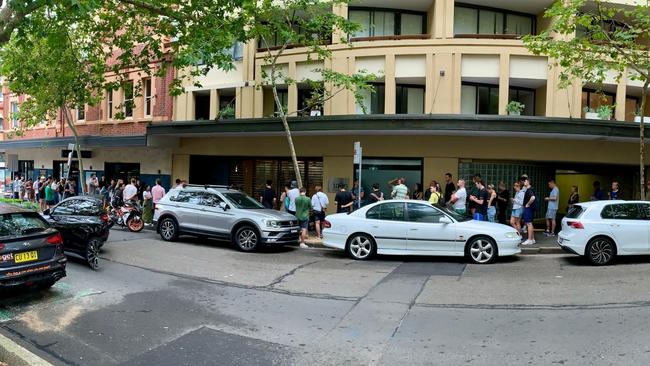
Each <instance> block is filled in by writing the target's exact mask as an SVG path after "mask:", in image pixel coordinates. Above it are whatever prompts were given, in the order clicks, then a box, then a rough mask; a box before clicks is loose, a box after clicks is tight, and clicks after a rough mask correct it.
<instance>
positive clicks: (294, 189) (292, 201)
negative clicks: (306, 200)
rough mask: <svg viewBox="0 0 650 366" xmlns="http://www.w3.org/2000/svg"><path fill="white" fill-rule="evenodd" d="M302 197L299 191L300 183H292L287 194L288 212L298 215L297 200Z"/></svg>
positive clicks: (293, 181)
mask: <svg viewBox="0 0 650 366" xmlns="http://www.w3.org/2000/svg"><path fill="white" fill-rule="evenodd" d="M299 196H300V190H299V189H298V182H296V181H295V180H292V181H291V189H290V190H289V191H288V192H287V197H288V198H289V209H287V212H288V213H290V214H292V215H294V216H295V215H296V198H298V197H299Z"/></svg>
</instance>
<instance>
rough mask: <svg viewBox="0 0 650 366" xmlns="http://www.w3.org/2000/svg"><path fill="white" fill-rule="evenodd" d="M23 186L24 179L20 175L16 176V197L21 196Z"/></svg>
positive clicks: (14, 188) (14, 187)
mask: <svg viewBox="0 0 650 366" xmlns="http://www.w3.org/2000/svg"><path fill="white" fill-rule="evenodd" d="M22 187H23V180H22V179H21V178H20V175H18V176H16V179H15V180H14V185H13V193H14V195H13V197H14V198H15V199H19V198H20V189H21V188H22Z"/></svg>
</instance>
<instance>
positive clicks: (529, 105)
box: [508, 87, 535, 116]
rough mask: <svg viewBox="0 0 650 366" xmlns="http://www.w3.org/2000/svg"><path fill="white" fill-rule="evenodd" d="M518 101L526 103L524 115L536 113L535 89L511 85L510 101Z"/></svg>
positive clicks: (522, 113)
mask: <svg viewBox="0 0 650 366" xmlns="http://www.w3.org/2000/svg"><path fill="white" fill-rule="evenodd" d="M511 101H516V102H519V103H521V104H523V105H524V110H523V111H521V115H522V116H534V115H535V89H528V88H516V87H510V89H509V90H508V102H511Z"/></svg>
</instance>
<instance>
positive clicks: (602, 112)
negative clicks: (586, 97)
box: [596, 105, 612, 121]
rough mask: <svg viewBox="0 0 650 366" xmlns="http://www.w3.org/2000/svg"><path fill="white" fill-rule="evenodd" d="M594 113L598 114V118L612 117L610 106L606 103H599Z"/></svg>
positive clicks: (608, 118)
mask: <svg viewBox="0 0 650 366" xmlns="http://www.w3.org/2000/svg"><path fill="white" fill-rule="evenodd" d="M596 114H598V119H602V120H605V121H609V120H610V119H612V107H611V106H608V105H601V106H600V107H598V109H596Z"/></svg>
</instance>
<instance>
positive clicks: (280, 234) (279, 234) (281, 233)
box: [261, 226, 300, 245]
mask: <svg viewBox="0 0 650 366" xmlns="http://www.w3.org/2000/svg"><path fill="white" fill-rule="evenodd" d="M299 241H300V227H298V226H295V227H291V228H287V229H286V230H278V231H275V230H274V231H262V237H261V242H262V244H264V245H287V244H288V245H292V244H294V245H295V244H298V242H299Z"/></svg>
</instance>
